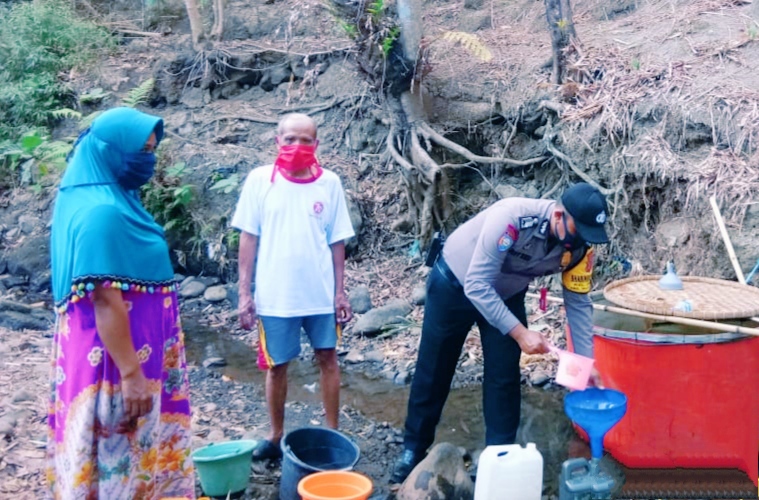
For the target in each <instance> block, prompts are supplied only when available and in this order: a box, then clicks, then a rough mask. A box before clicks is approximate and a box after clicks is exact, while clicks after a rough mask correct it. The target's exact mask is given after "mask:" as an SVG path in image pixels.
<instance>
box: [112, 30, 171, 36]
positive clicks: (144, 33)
mask: <svg viewBox="0 0 759 500" xmlns="http://www.w3.org/2000/svg"><path fill="white" fill-rule="evenodd" d="M115 30H116V31H117V32H118V33H121V34H124V35H134V36H144V37H149V38H161V37H163V35H162V34H161V33H156V32H155V31H138V30H130V29H125V28H115Z"/></svg>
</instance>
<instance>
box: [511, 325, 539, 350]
mask: <svg viewBox="0 0 759 500" xmlns="http://www.w3.org/2000/svg"><path fill="white" fill-rule="evenodd" d="M509 335H511V336H512V337H513V338H514V340H516V341H517V344H519V348H520V349H522V352H523V353H525V354H543V353H546V352H548V342H547V341H546V339H545V337H543V335H541V334H540V332H536V331H534V330H528V329H527V328H525V327H524V326H522V325H517V326H515V327H514V328H513V329H512V330H511V331H510V332H509Z"/></svg>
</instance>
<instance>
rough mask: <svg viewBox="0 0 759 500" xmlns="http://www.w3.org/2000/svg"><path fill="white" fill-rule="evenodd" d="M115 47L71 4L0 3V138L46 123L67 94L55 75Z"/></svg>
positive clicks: (50, 1)
mask: <svg viewBox="0 0 759 500" xmlns="http://www.w3.org/2000/svg"><path fill="white" fill-rule="evenodd" d="M114 46H115V41H114V39H113V38H112V37H111V35H110V34H109V33H108V32H107V31H106V30H104V29H102V28H100V27H98V26H96V25H95V24H93V23H91V22H88V21H84V20H82V19H80V18H78V17H77V16H76V15H75V13H74V11H73V9H72V7H71V3H70V2H65V1H62V0H46V1H44V2H22V3H14V4H12V5H10V6H7V5H6V6H2V7H0V141H5V140H16V139H18V138H19V137H20V136H22V135H23V134H25V133H26V132H27V131H28V130H29V129H30V128H35V127H47V126H48V125H49V124H50V122H51V120H52V119H53V116H52V112H53V111H54V110H56V109H59V108H61V107H63V106H64V105H65V104H66V101H67V100H68V99H70V97H71V91H70V89H69V88H68V86H67V85H66V84H65V82H63V81H61V80H60V75H62V74H65V73H66V72H68V71H70V70H71V69H73V68H80V67H83V66H85V65H86V64H87V63H89V62H91V61H93V60H94V59H95V57H97V55H98V54H100V53H102V52H103V51H104V50H110V49H112V48H113V47H114Z"/></svg>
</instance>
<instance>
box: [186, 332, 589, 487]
mask: <svg viewBox="0 0 759 500" xmlns="http://www.w3.org/2000/svg"><path fill="white" fill-rule="evenodd" d="M185 323H186V324H185V330H186V331H187V339H186V342H187V356H188V361H189V362H191V363H195V364H198V365H200V364H202V362H203V360H204V359H208V358H210V357H222V358H224V359H225V360H226V362H227V365H226V366H224V367H221V368H218V370H219V372H220V373H222V374H224V375H227V376H229V377H231V378H233V379H235V380H236V381H238V382H242V383H251V384H261V386H263V384H264V375H265V374H264V372H262V371H260V370H259V369H258V368H257V366H256V356H255V352H254V351H253V348H252V347H251V346H250V345H249V344H246V343H244V342H242V341H240V340H237V339H234V338H230V337H228V336H224V335H219V334H218V333H217V332H216V331H215V330H212V329H210V328H208V327H204V326H201V325H198V324H196V323H190V322H188V321H185ZM288 378H289V384H288V397H287V399H288V401H302V402H305V403H310V404H315V405H319V404H320V403H321V396H320V394H319V391H318V379H319V370H318V367H317V366H316V365H315V364H314V363H311V362H310V361H304V360H296V361H294V362H292V363H291V365H290V368H289V370H288ZM408 392H409V387H408V386H398V385H395V384H393V382H392V381H390V380H386V379H384V378H376V379H373V378H370V377H368V376H366V375H364V374H363V373H356V372H352V371H347V370H344V371H343V373H342V387H341V392H340V403H341V405H342V404H346V405H349V406H351V407H353V408H355V409H356V410H358V411H360V412H361V413H362V414H364V415H365V416H367V417H369V418H372V419H374V420H376V421H379V422H383V421H384V422H388V423H389V424H391V425H392V426H394V427H397V428H402V427H403V420H404V418H405V415H406V403H407V400H408ZM564 394H565V391H564V390H562V389H558V388H556V387H553V388H550V389H547V390H544V389H540V388H534V387H529V386H523V388H522V413H521V424H520V427H519V431H518V434H517V442H519V443H522V444H525V443H528V442H533V443H535V444H536V446H537V448H538V450H540V452H541V454H542V455H543V461H544V481H543V484H544V491H545V492H546V493H551V494H554V495H555V494H556V492H557V491H558V478H559V473H560V468H561V464H562V462H563V461H564V460H566V459H567V458H569V453H570V448H571V449H572V450H573V451H574V453H573V456H577V454H578V452H579V454H581V455H582V454H583V452H584V451H586V450H587V447H586V446H585V444H584V443H583V442H581V441H580V440H579V439H578V438H577V437H576V436H575V433H574V431H573V430H572V427H571V423H570V421H569V419H568V418H567V417H566V415H565V414H564V410H563V398H564ZM436 442H449V443H452V444H454V445H456V446H460V447H463V448H466V449H467V450H468V451H469V452H470V453H474V452H476V451H480V450H482V448H483V447H484V443H485V426H484V421H483V409H482V390H481V386H480V385H479V384H478V385H475V386H471V387H466V388H462V389H455V390H452V391H451V394H450V396H449V397H448V401H447V402H446V405H445V409H444V411H443V415H442V418H441V421H440V424H439V425H438V428H437V433H436Z"/></svg>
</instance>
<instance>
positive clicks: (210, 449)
mask: <svg viewBox="0 0 759 500" xmlns="http://www.w3.org/2000/svg"><path fill="white" fill-rule="evenodd" d="M256 443H257V441H253V440H245V439H243V440H237V441H224V442H222V443H211V444H209V445H208V446H204V447H203V448H198V449H197V450H195V451H194V452H193V453H192V462H193V463H194V464H195V470H197V471H198V477H199V478H200V486H201V487H202V488H203V493H205V494H206V495H207V496H209V497H221V496H223V497H226V496H227V495H228V494H231V495H235V494H237V493H240V492H242V491H245V488H247V487H248V478H249V477H250V464H251V461H252V459H253V455H252V454H253V448H254V447H255V446H256Z"/></svg>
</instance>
